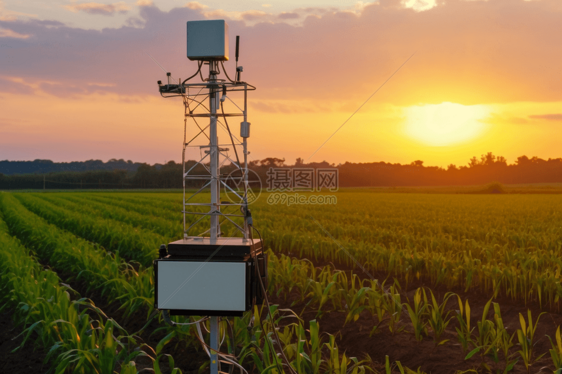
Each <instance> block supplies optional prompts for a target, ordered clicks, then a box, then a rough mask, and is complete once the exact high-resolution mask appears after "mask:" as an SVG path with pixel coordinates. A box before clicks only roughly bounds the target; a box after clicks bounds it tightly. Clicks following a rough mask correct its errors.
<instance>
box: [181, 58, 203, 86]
mask: <svg viewBox="0 0 562 374" xmlns="http://www.w3.org/2000/svg"><path fill="white" fill-rule="evenodd" d="M202 65H203V62H202V61H199V62H198V63H197V71H196V72H195V74H193V75H192V76H191V77H189V78H187V79H185V80H184V81H183V82H181V84H182V85H183V84H185V82H187V81H188V80H190V79H191V78H193V77H195V76H196V75H197V74H199V73H200V72H201V66H202Z"/></svg>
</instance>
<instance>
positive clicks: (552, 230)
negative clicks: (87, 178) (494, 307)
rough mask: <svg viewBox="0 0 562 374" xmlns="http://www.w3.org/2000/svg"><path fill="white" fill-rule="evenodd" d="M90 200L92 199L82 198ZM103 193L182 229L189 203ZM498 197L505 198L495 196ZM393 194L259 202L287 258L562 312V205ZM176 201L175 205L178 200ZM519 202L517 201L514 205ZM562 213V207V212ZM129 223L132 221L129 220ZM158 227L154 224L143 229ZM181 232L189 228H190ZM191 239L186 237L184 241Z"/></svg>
mask: <svg viewBox="0 0 562 374" xmlns="http://www.w3.org/2000/svg"><path fill="white" fill-rule="evenodd" d="M77 195H81V196H84V197H82V200H83V201H85V200H84V199H85V198H86V196H88V195H85V194H77ZM150 196H151V197H143V195H142V194H136V195H134V196H133V197H130V196H127V195H125V194H104V195H97V194H96V195H95V196H94V198H97V199H104V200H105V203H107V204H108V206H109V205H111V204H112V202H114V201H115V202H116V201H118V200H122V204H127V205H124V206H123V209H131V208H132V207H133V206H134V207H135V209H136V212H137V213H139V214H141V215H142V214H151V213H149V212H154V211H157V212H159V213H158V214H161V216H159V217H158V218H159V219H160V220H162V221H167V222H169V224H173V223H175V224H176V226H175V227H178V226H177V222H178V219H179V218H181V212H180V211H179V208H181V203H179V202H180V201H181V196H180V195H178V194H175V195H174V194H160V195H159V196H158V197H152V195H150ZM493 198H494V199H495V198H496V197H493ZM501 198H506V199H509V201H506V200H505V199H502V200H498V199H495V200H492V198H491V197H483V196H461V197H459V196H447V195H439V196H438V197H436V196H428V195H416V196H414V197H411V196H409V195H396V194H395V195H385V194H372V193H371V194H369V193H353V194H352V193H342V194H340V195H339V203H338V205H337V206H320V207H318V206H291V207H283V208H281V207H278V206H270V205H267V204H265V203H263V202H261V201H259V202H258V203H257V204H255V205H252V209H253V211H254V216H255V221H256V222H257V224H258V225H259V227H261V228H262V229H263V230H262V233H263V234H264V236H265V238H266V239H267V243H268V244H269V246H270V247H271V248H272V249H274V250H275V251H276V252H277V253H287V254H292V255H298V256H299V257H302V258H310V259H322V260H325V261H332V262H338V263H341V264H346V265H348V266H355V265H356V263H360V264H361V265H362V266H364V267H365V268H366V269H367V270H370V271H383V272H386V273H389V274H391V275H394V276H397V277H399V278H400V279H402V280H403V283H404V284H406V285H407V284H408V283H409V282H411V281H414V280H416V279H421V278H424V279H428V280H430V281H431V282H433V284H435V285H439V284H445V285H447V286H448V287H458V288H463V289H465V290H471V289H478V290H481V291H483V292H486V293H488V294H489V295H491V296H498V295H499V294H502V295H506V296H508V297H511V298H513V299H517V300H523V301H525V302H527V301H528V300H536V301H538V302H539V303H540V304H541V305H549V306H550V307H552V308H558V307H559V302H560V297H561V296H562V286H561V284H560V277H561V274H562V240H561V238H562V229H561V228H560V227H562V215H561V214H560V213H559V212H560V211H561V210H562V203H561V201H558V200H556V201H554V202H553V201H552V198H551V199H546V198H544V197H542V196H533V197H526V196H515V197H513V196H508V197H507V196H506V197H501ZM174 199H175V202H174ZM513 199H517V200H516V201H511V200H513ZM558 208H560V210H557V209H558ZM120 219H122V220H123V221H124V222H127V220H130V219H131V218H130V217H125V216H123V217H122V218H120ZM138 224H139V227H142V228H144V229H147V230H150V227H149V226H150V224H149V222H145V223H142V222H140V221H139V222H138ZM180 227H181V226H180ZM179 235H181V232H178V234H177V236H179Z"/></svg>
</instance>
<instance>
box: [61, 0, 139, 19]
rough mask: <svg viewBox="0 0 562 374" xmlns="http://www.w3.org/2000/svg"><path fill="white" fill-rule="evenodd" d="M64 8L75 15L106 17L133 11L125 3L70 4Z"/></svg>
mask: <svg viewBox="0 0 562 374" xmlns="http://www.w3.org/2000/svg"><path fill="white" fill-rule="evenodd" d="M143 3H144V2H143ZM64 7H65V8H66V9H68V10H70V11H71V12H74V13H78V12H86V13H89V14H101V15H104V16H112V15H114V14H115V13H127V12H128V11H129V10H130V9H131V7H130V6H129V5H127V4H125V3H124V2H123V1H121V2H118V3H113V4H101V3H93V2H92V3H81V4H70V5H65V6H64Z"/></svg>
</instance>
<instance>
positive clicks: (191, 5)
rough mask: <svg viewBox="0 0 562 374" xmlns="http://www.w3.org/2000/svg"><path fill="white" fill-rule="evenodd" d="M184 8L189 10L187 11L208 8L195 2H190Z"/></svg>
mask: <svg viewBox="0 0 562 374" xmlns="http://www.w3.org/2000/svg"><path fill="white" fill-rule="evenodd" d="M185 7H186V8H189V9H194V10H200V9H205V8H208V6H207V5H203V4H201V3H198V2H197V1H190V2H189V3H187V4H185Z"/></svg>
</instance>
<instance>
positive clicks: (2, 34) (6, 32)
mask: <svg viewBox="0 0 562 374" xmlns="http://www.w3.org/2000/svg"><path fill="white" fill-rule="evenodd" d="M30 36H31V35H29V34H20V33H19V32H15V31H13V30H10V29H3V28H0V38H16V39H27V38H29V37H30Z"/></svg>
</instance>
